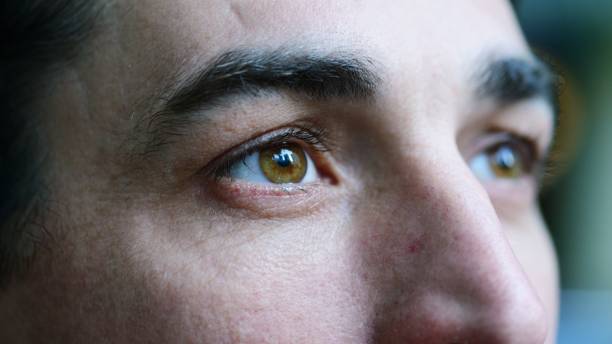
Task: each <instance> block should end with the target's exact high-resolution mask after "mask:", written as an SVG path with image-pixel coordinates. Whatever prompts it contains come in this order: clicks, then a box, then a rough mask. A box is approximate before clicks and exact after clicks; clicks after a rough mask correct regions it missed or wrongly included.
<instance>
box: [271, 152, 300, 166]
mask: <svg viewBox="0 0 612 344" xmlns="http://www.w3.org/2000/svg"><path fill="white" fill-rule="evenodd" d="M272 160H274V162H276V164H277V165H278V166H280V167H289V166H291V165H293V163H294V162H295V157H294V156H293V152H292V151H291V150H289V149H286V148H283V149H281V150H280V152H279V153H277V154H274V155H273V156H272Z"/></svg>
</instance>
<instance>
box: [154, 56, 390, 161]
mask: <svg viewBox="0 0 612 344" xmlns="http://www.w3.org/2000/svg"><path fill="white" fill-rule="evenodd" d="M378 84H379V77H378V76H377V74H376V73H375V72H374V63H373V62H372V61H371V60H370V59H368V58H367V57H365V56H361V55H358V54H354V53H335V54H320V53H317V52H301V51H296V50H292V49H277V50H272V51H265V50H234V51H229V52H226V53H223V54H221V55H219V56H217V57H216V58H214V59H212V60H211V61H209V62H208V63H206V65H205V66H204V67H203V68H200V69H199V70H196V71H195V72H192V73H190V74H189V76H187V77H184V78H182V80H180V81H179V82H177V83H176V84H175V85H172V86H170V87H169V89H171V91H169V92H164V93H165V94H167V95H166V96H164V97H163V99H162V104H161V107H160V109H158V110H157V111H154V113H153V114H152V115H151V117H150V118H149V120H148V121H147V123H146V128H147V130H146V131H147V132H148V133H147V136H149V137H148V138H147V139H146V141H147V142H146V147H145V152H150V151H152V150H157V149H158V148H159V147H160V146H163V145H165V144H167V143H169V142H171V138H172V137H173V136H176V135H179V134H180V133H181V132H182V129H184V128H186V127H189V126H190V124H192V123H194V121H197V120H198V117H200V118H201V117H202V114H203V112H204V111H205V110H210V109H211V108H214V107H218V106H220V105H223V104H224V101H227V100H228V99H229V98H231V97H235V96H241V95H251V96H255V95H258V94H261V93H262V91H289V92H292V93H296V94H298V95H302V96H306V97H308V98H309V99H314V100H317V101H325V100H331V99H337V98H341V99H347V100H352V101H361V102H368V101H371V100H373V99H374V97H375V93H376V89H377V87H378Z"/></svg>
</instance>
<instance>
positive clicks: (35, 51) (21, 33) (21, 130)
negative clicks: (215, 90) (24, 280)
mask: <svg viewBox="0 0 612 344" xmlns="http://www.w3.org/2000/svg"><path fill="white" fill-rule="evenodd" d="M99 9H100V6H98V5H96V4H95V1H94V0H7V1H3V2H2V4H0V108H1V109H2V113H1V114H0V188H1V194H0V286H3V285H6V284H7V283H8V282H9V281H10V280H11V279H12V278H13V277H14V276H15V275H16V274H17V273H18V272H20V271H22V268H23V267H25V266H26V265H27V262H29V261H30V260H31V258H32V257H33V254H34V252H35V250H34V248H35V246H36V239H37V238H39V237H40V236H41V235H42V233H43V232H44V231H42V230H41V227H42V226H41V223H40V222H39V220H40V216H41V215H42V214H43V213H44V212H43V209H44V208H45V207H44V202H43V201H42V200H43V199H44V198H45V192H44V190H45V188H44V178H45V176H44V173H43V170H44V162H45V159H44V157H45V151H44V149H43V147H44V142H43V141H44V136H43V135H40V134H41V133H42V130H41V128H40V127H39V122H40V120H41V117H42V116H45V115H46V114H45V113H44V110H43V109H42V108H40V107H39V104H37V99H38V98H39V97H40V96H42V95H43V94H44V92H45V90H47V89H49V87H48V86H49V85H48V84H45V81H48V80H49V77H50V76H51V75H52V74H53V73H54V72H56V71H57V70H60V69H61V67H62V66H63V65H64V64H65V63H68V62H69V61H71V60H72V59H73V58H74V57H75V56H76V55H77V53H78V52H79V50H80V47H81V46H82V45H83V44H82V43H83V41H84V40H85V39H86V38H87V37H88V36H89V35H90V33H91V32H92V31H93V28H94V23H95V22H96V20H95V18H96V16H97V14H98V13H99ZM34 222H39V223H38V225H34Z"/></svg>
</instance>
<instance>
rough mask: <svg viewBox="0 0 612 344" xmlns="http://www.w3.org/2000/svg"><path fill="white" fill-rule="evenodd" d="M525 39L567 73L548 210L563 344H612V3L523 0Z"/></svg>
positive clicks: (563, 75) (547, 195) (544, 204)
mask: <svg viewBox="0 0 612 344" xmlns="http://www.w3.org/2000/svg"><path fill="white" fill-rule="evenodd" d="M518 15H519V20H520V21H521V24H522V27H523V30H524V31H525V35H526V36H527V39H528V40H529V42H530V44H531V45H532V47H533V48H534V50H535V51H536V52H538V53H539V54H541V55H542V56H543V59H544V60H546V61H547V62H549V63H550V64H552V66H553V68H554V69H555V70H556V71H557V72H559V73H560V74H561V82H560V88H559V102H560V121H559V128H558V137H557V143H556V147H555V149H554V154H553V158H554V161H555V162H554V166H555V167H554V168H552V170H551V173H550V176H549V178H548V182H547V186H545V188H544V190H543V193H542V208H543V212H544V214H545V217H546V219H547V222H548V224H549V227H550V230H551V233H552V236H553V238H554V241H555V245H556V247H557V250H558V254H559V260H560V264H561V285H562V288H563V290H562V295H561V301H562V304H561V319H560V320H561V322H560V329H559V337H558V343H560V344H566V343H589V344H590V343H607V344H610V343H612V0H522V1H520V2H519V8H518Z"/></svg>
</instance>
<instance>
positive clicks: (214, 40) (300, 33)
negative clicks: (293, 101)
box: [117, 0, 526, 67]
mask: <svg viewBox="0 0 612 344" xmlns="http://www.w3.org/2000/svg"><path fill="white" fill-rule="evenodd" d="M117 14H118V18H119V23H120V28H119V33H120V37H121V40H122V41H124V44H123V47H124V49H125V50H127V51H128V52H132V54H133V55H139V54H143V53H145V52H146V51H150V52H153V51H152V50H155V56H159V55H160V53H161V52H162V51H163V52H165V53H166V54H168V55H171V56H172V57H173V58H177V57H178V58H180V59H186V60H189V59H193V58H196V57H197V58H203V59H207V58H210V57H212V56H215V55H217V54H219V53H221V52H223V51H226V50H230V49H235V48H236V47H253V46H256V47H270V48H274V47H279V46H288V45H290V46H296V45H297V46H300V47H305V48H310V47H316V48H317V49H319V50H336V49H351V50H363V51H365V52H366V53H367V54H368V55H370V56H372V57H373V58H374V59H376V60H379V61H381V62H384V63H383V65H385V66H389V67H392V66H394V65H405V64H406V63H411V64H413V65H418V64H423V63H424V62H425V61H431V59H434V60H440V57H445V58H446V59H452V58H453V57H460V58H457V59H456V61H455V62H456V63H469V62H471V61H470V58H473V59H476V58H478V57H479V56H478V55H479V54H481V53H483V51H486V50H496V51H500V52H502V53H503V52H507V51H512V52H513V53H516V51H517V50H518V51H520V50H523V51H525V50H526V49H525V44H524V42H523V41H522V38H521V35H520V33H519V31H518V27H517V25H516V22H515V19H514V17H513V14H512V11H511V8H510V6H509V4H508V3H507V2H506V0H457V1H430V0H411V1H403V0H402V1H399V0H398V1H388V0H386V1H383V0H381V1H376V0H368V1H356V0H335V1H330V0H292V1H274V0H257V1H224V0H176V1H171V2H170V1H164V0H147V1H126V2H122V3H121V4H120V5H118V8H117ZM466 57H468V58H467V59H466ZM448 62H450V61H448ZM456 67H459V66H456Z"/></svg>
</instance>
